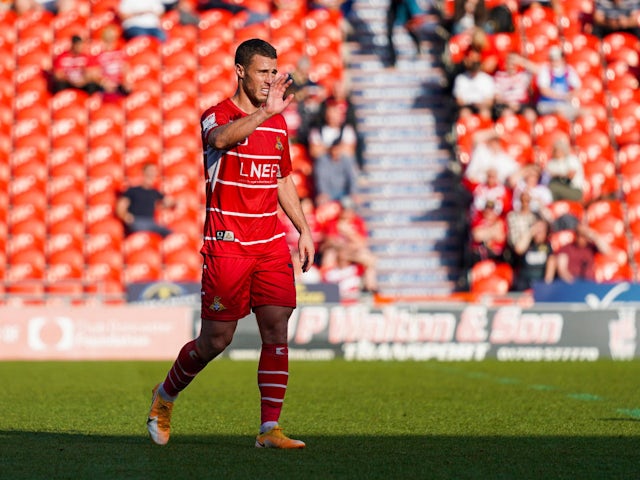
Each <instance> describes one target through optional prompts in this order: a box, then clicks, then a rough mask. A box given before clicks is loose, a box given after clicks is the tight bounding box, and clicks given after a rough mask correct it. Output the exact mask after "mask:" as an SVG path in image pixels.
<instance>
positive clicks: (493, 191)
mask: <svg viewBox="0 0 640 480" xmlns="http://www.w3.org/2000/svg"><path fill="white" fill-rule="evenodd" d="M471 195H472V196H473V200H472V203H471V212H470V214H471V215H470V218H471V221H472V222H473V221H475V220H476V219H478V217H479V216H481V215H482V212H483V210H484V208H485V205H486V204H487V203H489V202H491V203H493V205H494V207H495V210H496V211H497V212H498V213H499V214H500V215H503V216H504V215H506V213H507V212H509V211H510V210H511V203H512V200H511V198H512V194H511V189H509V188H507V187H506V186H505V184H504V183H503V182H501V181H500V176H499V175H498V169H497V168H495V167H490V168H488V169H487V175H486V180H485V181H484V182H483V183H479V184H477V185H475V187H474V188H473V189H472V190H471Z"/></svg>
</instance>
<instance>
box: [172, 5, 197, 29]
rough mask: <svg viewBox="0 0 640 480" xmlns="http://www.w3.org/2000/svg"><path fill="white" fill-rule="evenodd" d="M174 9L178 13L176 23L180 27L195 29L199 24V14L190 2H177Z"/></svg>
mask: <svg viewBox="0 0 640 480" xmlns="http://www.w3.org/2000/svg"><path fill="white" fill-rule="evenodd" d="M175 9H176V10H177V12H178V22H179V23H180V25H192V26H194V27H197V26H198V25H199V24H200V14H199V13H198V11H197V10H196V8H195V5H194V3H193V1H192V0H178V3H177V4H176V7H175Z"/></svg>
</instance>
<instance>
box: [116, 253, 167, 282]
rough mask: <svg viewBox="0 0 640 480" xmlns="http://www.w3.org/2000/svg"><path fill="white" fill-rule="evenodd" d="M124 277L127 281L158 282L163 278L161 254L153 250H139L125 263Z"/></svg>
mask: <svg viewBox="0 0 640 480" xmlns="http://www.w3.org/2000/svg"><path fill="white" fill-rule="evenodd" d="M123 277H124V282H125V283H127V284H128V283H138V282H156V281H158V280H161V279H162V262H161V258H160V254H159V253H158V252H153V251H150V250H148V251H143V252H138V253H137V254H135V255H134V256H132V257H131V258H129V259H128V263H125V267H124V271H123Z"/></svg>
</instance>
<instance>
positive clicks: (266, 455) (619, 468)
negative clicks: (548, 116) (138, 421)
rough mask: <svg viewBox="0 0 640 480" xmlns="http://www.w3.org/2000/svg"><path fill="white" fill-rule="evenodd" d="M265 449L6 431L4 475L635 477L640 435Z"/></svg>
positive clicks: (0, 474)
mask: <svg viewBox="0 0 640 480" xmlns="http://www.w3.org/2000/svg"><path fill="white" fill-rule="evenodd" d="M304 440H305V441H306V442H307V448H306V449H305V450H297V451H280V450H259V449H256V448H254V447H253V439H252V438H251V437H244V436H242V437H241V436H215V435H212V436H191V435H175V436H174V437H173V438H172V440H171V442H170V443H169V444H168V445H166V446H164V447H159V446H157V445H153V444H152V443H151V442H150V441H149V440H148V439H147V438H146V437H143V436H121V437H119V436H100V435H86V434H55V433H38V432H24V431H0V478H2V479H4V480H14V479H30V480H33V479H47V480H56V479H73V480H78V479H91V480H101V479H110V480H112V479H164V480H168V479H171V480H174V479H183V478H184V479H200V478H211V479H212V478H216V479H218V478H219V479H236V478H237V479H252V478H256V479H257V478H279V479H294V478H295V479H367V480H368V479H378V478H380V479H386V480H388V479H396V478H397V479H483V480H487V479H547V478H553V479H581V480H587V479H594V480H595V479H598V480H600V479H617V480H620V479H629V480H631V479H637V478H639V475H640V473H639V472H640V467H638V465H640V438H638V437H619V438H617V437H567V436H559V437H463V436H461V437H456V436H446V437H443V436H429V435H425V436H382V437H381V436H371V437H367V436H304Z"/></svg>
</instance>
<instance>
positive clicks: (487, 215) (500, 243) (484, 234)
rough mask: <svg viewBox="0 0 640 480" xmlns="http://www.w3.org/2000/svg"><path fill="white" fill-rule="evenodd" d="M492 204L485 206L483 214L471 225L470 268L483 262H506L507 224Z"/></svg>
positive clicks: (489, 202) (490, 202)
mask: <svg viewBox="0 0 640 480" xmlns="http://www.w3.org/2000/svg"><path fill="white" fill-rule="evenodd" d="M500 213H501V211H500V210H499V209H498V208H497V206H496V205H495V204H494V203H493V202H492V201H488V202H487V203H486V204H485V207H484V210H482V214H481V215H480V216H479V217H478V218H477V219H476V220H475V221H473V222H472V223H471V230H470V237H471V238H470V246H469V252H468V254H469V261H468V266H469V267H471V266H473V265H475V264H476V263H478V262H479V261H481V260H495V261H499V262H502V261H504V253H505V248H506V246H507V223H506V221H505V220H504V218H502V217H501V216H500Z"/></svg>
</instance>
